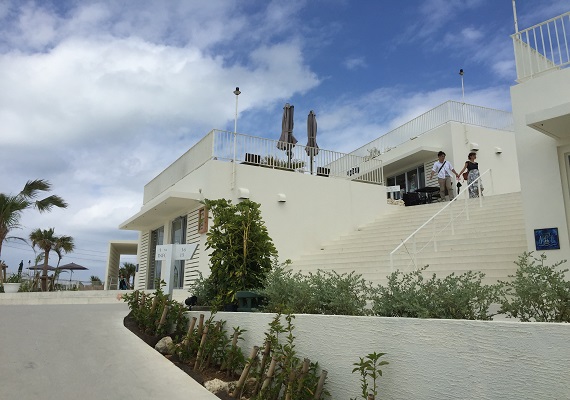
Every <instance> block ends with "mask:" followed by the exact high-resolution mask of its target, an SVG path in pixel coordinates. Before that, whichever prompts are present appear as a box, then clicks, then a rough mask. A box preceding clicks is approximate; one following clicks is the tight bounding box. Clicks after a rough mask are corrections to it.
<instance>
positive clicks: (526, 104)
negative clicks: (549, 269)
mask: <svg viewBox="0 0 570 400" xmlns="http://www.w3.org/2000/svg"><path fill="white" fill-rule="evenodd" d="M569 93H570V69H564V70H560V71H552V72H550V73H547V74H544V75H542V76H540V77H536V78H534V79H530V80H528V81H526V82H525V83H522V84H518V85H516V86H513V87H512V88H511V99H512V104H513V117H514V121H515V132H516V144H517V152H518V157H519V171H520V179H521V189H522V193H523V206H524V212H525V220H526V233H527V240H528V246H529V249H530V250H534V249H535V243H534V229H540V228H552V227H557V228H558V234H559V238H560V250H549V251H548V256H549V258H550V259H551V260H552V261H555V260H560V259H569V258H570V245H569V241H568V224H567V219H566V209H565V204H564V194H563V192H562V190H563V187H567V182H564V183H563V182H562V176H561V165H560V161H559V154H558V149H557V146H558V145H559V143H557V142H556V140H555V139H553V138H551V137H549V136H547V135H545V134H543V133H541V132H539V131H537V130H535V129H533V128H530V127H528V126H527V123H526V118H527V115H528V114H532V113H535V112H538V111H541V110H547V109H549V108H552V107H556V106H559V105H561V104H565V103H568V99H569ZM563 165H564V164H563ZM563 168H564V167H563ZM564 175H566V174H564Z"/></svg>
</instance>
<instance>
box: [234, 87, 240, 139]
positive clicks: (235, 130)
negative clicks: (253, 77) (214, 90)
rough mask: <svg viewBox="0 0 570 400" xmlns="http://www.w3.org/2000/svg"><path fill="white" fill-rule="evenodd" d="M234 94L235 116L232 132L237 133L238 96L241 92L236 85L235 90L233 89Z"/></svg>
mask: <svg viewBox="0 0 570 400" xmlns="http://www.w3.org/2000/svg"><path fill="white" fill-rule="evenodd" d="M234 94H235V95H236V117H235V123H234V133H237V111H238V96H239V95H240V94H241V92H240V91H239V87H236V90H234Z"/></svg>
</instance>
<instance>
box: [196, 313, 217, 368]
mask: <svg viewBox="0 0 570 400" xmlns="http://www.w3.org/2000/svg"><path fill="white" fill-rule="evenodd" d="M221 331H222V321H218V323H217V324H216V327H215V328H214V334H218V333H220V332H221ZM213 356H214V352H213V351H212V352H210V354H208V358H207V359H206V363H205V364H204V367H202V366H200V368H201V369H206V368H208V367H209V366H210V364H211V363H212V357H213Z"/></svg>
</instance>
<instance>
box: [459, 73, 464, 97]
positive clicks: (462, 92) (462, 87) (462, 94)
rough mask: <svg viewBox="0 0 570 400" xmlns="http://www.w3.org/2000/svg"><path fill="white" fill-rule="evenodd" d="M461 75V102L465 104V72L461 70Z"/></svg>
mask: <svg viewBox="0 0 570 400" xmlns="http://www.w3.org/2000/svg"><path fill="white" fill-rule="evenodd" d="M459 75H461V101H463V104H465V87H464V86H463V70H462V69H460V70H459Z"/></svg>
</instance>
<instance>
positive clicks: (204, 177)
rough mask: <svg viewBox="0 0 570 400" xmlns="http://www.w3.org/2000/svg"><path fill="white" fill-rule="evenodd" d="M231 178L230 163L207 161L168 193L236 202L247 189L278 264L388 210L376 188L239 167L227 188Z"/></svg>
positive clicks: (383, 190) (380, 189)
mask: <svg viewBox="0 0 570 400" xmlns="http://www.w3.org/2000/svg"><path fill="white" fill-rule="evenodd" d="M232 175H233V174H232V163H228V162H221V161H215V160H212V161H208V162H207V163H206V164H204V165H203V166H202V167H200V168H199V169H197V170H196V171H194V172H192V173H191V174H189V175H187V176H186V177H184V178H183V179H181V180H180V181H178V182H177V183H176V184H175V185H174V186H172V188H171V190H173V191H176V192H188V193H201V195H202V196H203V198H207V199H212V200H214V199H219V198H226V199H231V200H232V201H233V202H234V203H235V202H237V201H239V196H240V194H239V193H240V189H241V193H245V192H246V191H245V190H243V189H247V193H248V196H249V199H250V200H252V201H255V202H257V203H260V204H261V211H262V217H263V219H264V221H265V224H266V226H267V229H268V231H269V235H270V236H271V238H272V239H273V241H274V243H275V246H276V247H277V249H278V251H279V258H280V259H281V260H285V259H287V258H294V257H298V256H299V255H300V254H303V253H304V252H306V251H308V250H315V249H317V248H319V246H320V245H321V244H322V243H323V242H326V241H328V240H331V239H333V238H336V237H338V236H340V235H341V234H344V233H348V232H351V231H353V230H355V229H357V228H358V227H359V226H361V225H363V224H365V223H366V222H368V221H370V220H372V219H374V218H375V217H377V216H379V215H382V214H383V213H385V212H386V211H387V210H388V208H389V207H391V206H389V205H388V204H387V202H386V188H385V187H384V186H381V185H372V184H366V183H361V182H352V181H349V180H343V179H336V178H331V177H318V176H310V175H305V174H301V173H297V172H292V171H281V170H274V169H270V168H263V167H259V166H252V165H242V164H238V165H236V183H235V185H233V186H234V189H232ZM169 190H170V189H169ZM280 195H282V196H284V197H281V198H280V197H279V196H280ZM280 200H285V201H280ZM392 207H393V206H392ZM165 223H167V221H165ZM201 243H202V242H201ZM207 265H208V264H207V257H201V259H200V269H201V270H202V272H204V273H208V271H209V270H207Z"/></svg>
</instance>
